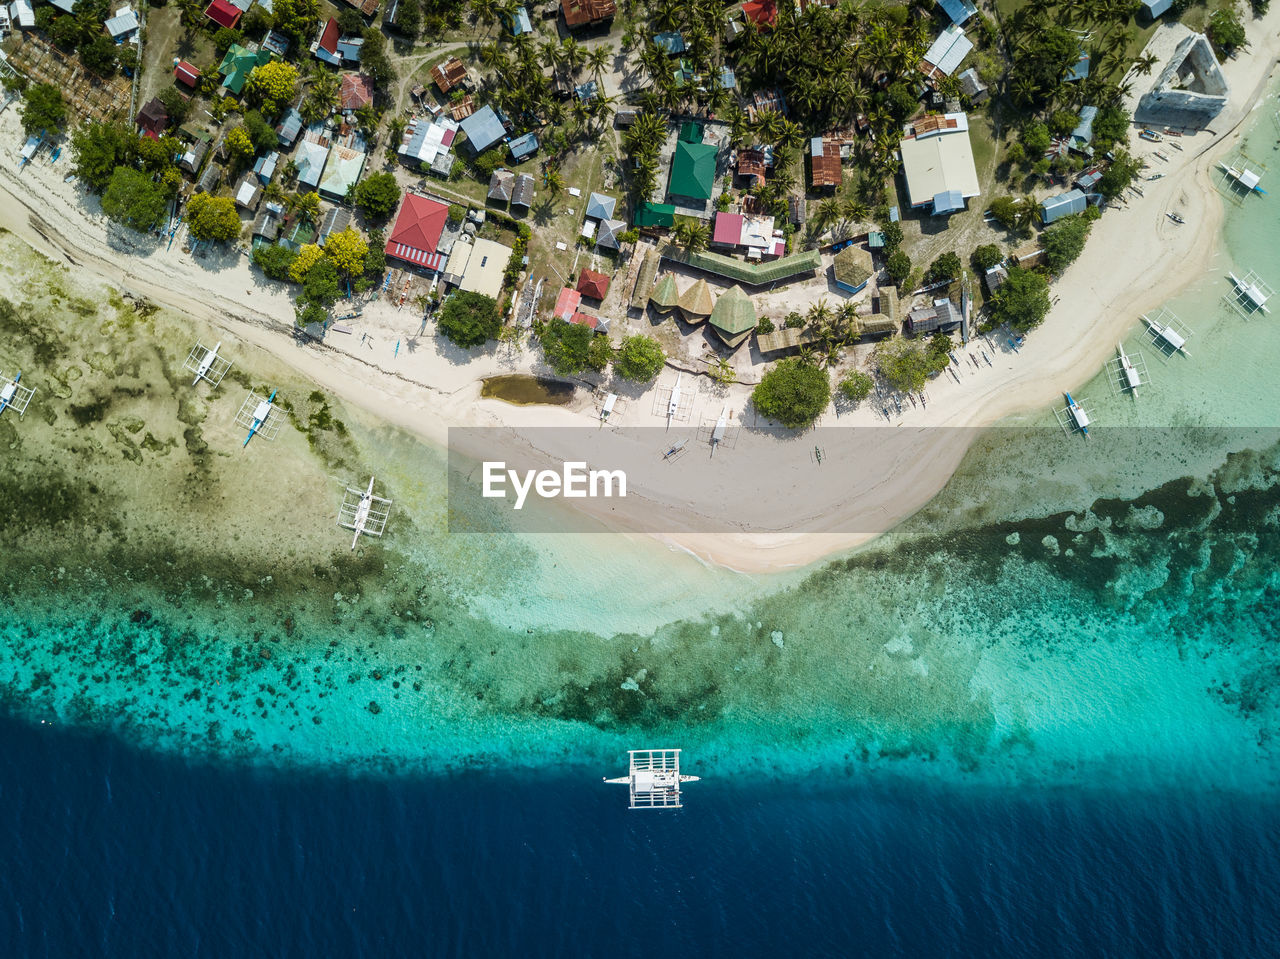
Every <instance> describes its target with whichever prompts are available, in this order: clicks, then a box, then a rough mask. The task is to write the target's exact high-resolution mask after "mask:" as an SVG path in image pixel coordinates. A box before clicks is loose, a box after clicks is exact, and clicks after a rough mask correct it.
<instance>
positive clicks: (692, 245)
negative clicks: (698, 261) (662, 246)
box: [671, 220, 711, 253]
mask: <svg viewBox="0 0 1280 959" xmlns="http://www.w3.org/2000/svg"><path fill="white" fill-rule="evenodd" d="M671 232H672V236H673V237H674V239H675V241H676V243H678V244H679V245H680V246H682V247H684V249H685V252H686V253H697V252H698V251H700V250H705V249H706V248H707V244H708V243H710V242H711V228H710V227H708V226H707V225H706V224H705V223H703V222H701V221H696V220H681V221H680V222H679V223H677V224H676V227H675V229H674V230H672V231H671Z"/></svg>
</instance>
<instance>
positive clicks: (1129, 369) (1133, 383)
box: [1116, 343, 1142, 396]
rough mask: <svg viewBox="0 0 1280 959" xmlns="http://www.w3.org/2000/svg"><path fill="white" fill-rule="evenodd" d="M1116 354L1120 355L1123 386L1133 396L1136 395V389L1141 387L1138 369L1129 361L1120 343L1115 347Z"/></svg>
mask: <svg viewBox="0 0 1280 959" xmlns="http://www.w3.org/2000/svg"><path fill="white" fill-rule="evenodd" d="M1116 352H1117V353H1119V354H1120V375H1121V377H1123V381H1124V384H1125V385H1126V386H1127V387H1128V388H1129V390H1130V392H1132V393H1133V394H1134V395H1135V396H1137V395H1138V387H1139V386H1141V385H1142V377H1141V375H1139V373H1138V368H1137V367H1136V366H1134V365H1133V360H1131V359H1129V356H1128V354H1126V353H1125V351H1124V344H1123V343H1120V344H1118V345H1117V346H1116Z"/></svg>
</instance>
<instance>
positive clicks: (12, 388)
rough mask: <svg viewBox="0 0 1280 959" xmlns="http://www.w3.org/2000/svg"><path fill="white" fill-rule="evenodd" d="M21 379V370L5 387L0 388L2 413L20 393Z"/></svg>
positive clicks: (0, 411) (0, 410) (0, 408)
mask: <svg viewBox="0 0 1280 959" xmlns="http://www.w3.org/2000/svg"><path fill="white" fill-rule="evenodd" d="M21 379H22V373H21V372H19V373H18V375H17V376H15V377H14V378H13V379H11V380H10V381H9V382H8V383H6V384H5V385H4V387H3V388H0V413H3V412H4V411H5V410H7V409H8V408H9V407H10V406H11V405H12V404H13V401H14V398H15V397H16V396H17V395H18V383H19V381H21ZM19 415H21V414H19Z"/></svg>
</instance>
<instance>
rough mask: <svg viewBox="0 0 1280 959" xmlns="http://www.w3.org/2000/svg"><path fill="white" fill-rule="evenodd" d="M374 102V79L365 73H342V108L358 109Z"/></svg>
mask: <svg viewBox="0 0 1280 959" xmlns="http://www.w3.org/2000/svg"><path fill="white" fill-rule="evenodd" d="M372 102H373V81H372V80H370V79H369V78H368V77H366V76H365V75H364V74H363V73H344V74H343V75H342V109H344V110H358V109H360V107H367V106H368V105H369V104H370V103H372Z"/></svg>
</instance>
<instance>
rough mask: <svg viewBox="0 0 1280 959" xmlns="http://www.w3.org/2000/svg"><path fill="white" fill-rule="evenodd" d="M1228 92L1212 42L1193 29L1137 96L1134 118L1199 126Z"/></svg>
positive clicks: (1221, 104) (1168, 124) (1208, 120)
mask: <svg viewBox="0 0 1280 959" xmlns="http://www.w3.org/2000/svg"><path fill="white" fill-rule="evenodd" d="M1161 29H1162V30H1165V29H1169V28H1167V27H1162V28H1161ZM1184 29H1185V28H1184ZM1157 36H1158V34H1157ZM1229 93H1230V89H1229V88H1228V86H1227V80H1226V77H1224V76H1223V75H1222V68H1221V67H1220V66H1219V65H1218V58H1217V57H1215V56H1214V55H1213V46H1212V45H1211V44H1210V43H1209V41H1208V39H1207V38H1206V37H1205V36H1204V34H1200V33H1193V34H1190V35H1188V36H1185V37H1184V38H1183V39H1182V41H1181V42H1179V43H1178V45H1177V47H1175V48H1174V51H1173V53H1172V55H1171V56H1170V57H1169V59H1168V60H1167V61H1166V64H1165V68H1164V70H1162V71H1161V72H1160V76H1159V77H1157V78H1156V82H1155V84H1154V85H1153V86H1152V87H1151V89H1150V90H1149V91H1148V92H1146V93H1144V94H1143V95H1142V97H1141V98H1140V99H1139V100H1138V109H1137V110H1136V111H1134V119H1135V120H1136V121H1137V122H1139V123H1145V124H1150V125H1152V126H1164V127H1180V128H1182V129H1186V130H1201V129H1203V128H1204V127H1206V126H1208V125H1209V124H1210V123H1211V122H1212V121H1213V118H1214V117H1216V116H1217V115H1218V114H1219V113H1220V112H1222V108H1223V107H1225V106H1226V105H1227V97H1228V95H1229Z"/></svg>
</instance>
